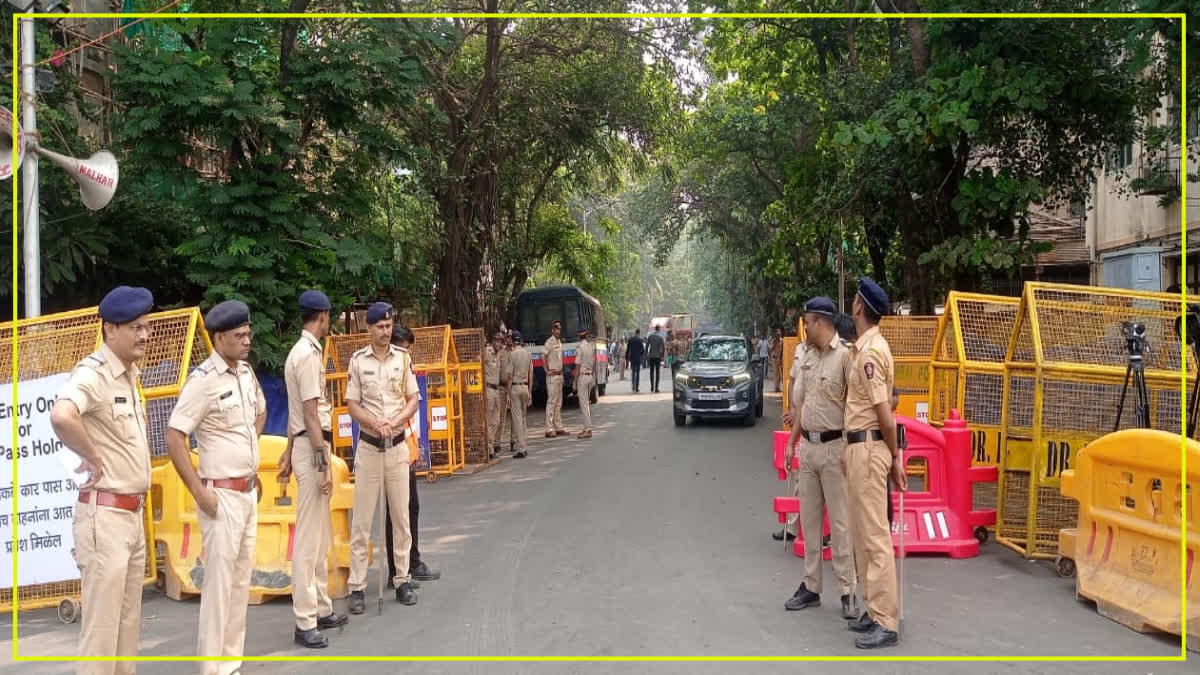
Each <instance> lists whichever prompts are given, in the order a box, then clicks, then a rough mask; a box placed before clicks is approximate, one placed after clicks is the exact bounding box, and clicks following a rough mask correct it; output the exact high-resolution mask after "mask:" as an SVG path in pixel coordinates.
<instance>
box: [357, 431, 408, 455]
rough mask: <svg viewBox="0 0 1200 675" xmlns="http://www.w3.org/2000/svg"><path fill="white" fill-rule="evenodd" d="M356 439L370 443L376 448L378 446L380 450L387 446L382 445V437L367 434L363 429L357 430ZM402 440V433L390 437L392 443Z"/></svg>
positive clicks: (397, 443) (395, 443)
mask: <svg viewBox="0 0 1200 675" xmlns="http://www.w3.org/2000/svg"><path fill="white" fill-rule="evenodd" d="M358 440H360V441H363V442H366V443H370V444H371V445H373V446H375V447H376V448H379V450H380V451H381V452H382V451H384V450H386V449H387V448H385V447H383V439H382V438H378V437H376V436H372V435H371V434H368V433H366V432H363V431H360V432H358ZM403 441H404V434H400V435H398V436H396V437H395V438H393V439H392V445H400V443H401V442H403Z"/></svg>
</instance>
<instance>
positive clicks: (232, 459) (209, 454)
mask: <svg viewBox="0 0 1200 675" xmlns="http://www.w3.org/2000/svg"><path fill="white" fill-rule="evenodd" d="M266 412H267V401H266V398H265V397H264V396H263V394H262V389H260V388H259V385H258V378H256V377H255V376H254V371H253V370H251V368H250V364H248V363H246V362H245V361H238V364H237V370H236V371H235V370H234V369H233V368H230V367H229V364H228V363H226V362H225V359H223V358H221V355H220V354H217V353H216V352H213V354H212V355H211V356H209V357H208V359H206V360H205V361H204V363H202V364H200V366H199V367H198V368H196V369H195V370H193V371H192V372H191V374H189V375H188V378H187V382H185V383H184V385H183V390H182V391H180V392H179V400H178V401H177V402H176V403H175V409H174V410H172V411H171V418H170V420H168V421H167V426H169V427H171V428H172V429H177V430H179V431H181V432H183V434H184V435H189V436H190V435H191V434H192V433H195V434H196V445H197V446H198V449H197V451H198V454H199V455H200V462H199V464H200V466H199V469H198V471H197V473H199V474H200V477H201V478H204V479H211V480H220V479H223V478H246V477H249V476H253V475H255V473H256V472H257V471H258V426H257V421H258V416H259V415H264V414H266Z"/></svg>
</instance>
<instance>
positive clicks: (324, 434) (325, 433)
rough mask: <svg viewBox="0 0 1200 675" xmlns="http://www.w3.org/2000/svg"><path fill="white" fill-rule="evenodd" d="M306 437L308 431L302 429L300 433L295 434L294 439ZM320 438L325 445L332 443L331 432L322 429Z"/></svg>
mask: <svg viewBox="0 0 1200 675" xmlns="http://www.w3.org/2000/svg"><path fill="white" fill-rule="evenodd" d="M307 435H308V429H302V430H301V431H300V433H297V434H295V438H300V437H301V436H307ZM321 438H324V439H325V442H326V443H332V442H333V432H332V431H325V430H324V429H322V430H321Z"/></svg>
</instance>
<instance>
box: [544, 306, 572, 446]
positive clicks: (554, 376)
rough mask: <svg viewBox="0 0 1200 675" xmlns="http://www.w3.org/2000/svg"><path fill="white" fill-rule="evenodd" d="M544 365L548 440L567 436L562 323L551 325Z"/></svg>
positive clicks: (557, 322)
mask: <svg viewBox="0 0 1200 675" xmlns="http://www.w3.org/2000/svg"><path fill="white" fill-rule="evenodd" d="M542 365H543V366H545V368H546V438H554V437H555V436H566V435H567V430H566V429H564V428H563V423H562V399H563V349H562V322H561V321H555V322H554V323H552V324H550V337H549V338H547V339H546V346H545V349H544V350H543V351H542Z"/></svg>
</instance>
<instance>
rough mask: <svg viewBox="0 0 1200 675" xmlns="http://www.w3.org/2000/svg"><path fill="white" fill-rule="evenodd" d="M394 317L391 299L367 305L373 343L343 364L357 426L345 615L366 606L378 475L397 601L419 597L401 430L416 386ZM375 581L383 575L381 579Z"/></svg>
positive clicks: (410, 601) (409, 413) (417, 397)
mask: <svg viewBox="0 0 1200 675" xmlns="http://www.w3.org/2000/svg"><path fill="white" fill-rule="evenodd" d="M392 316H393V312H392V306H391V305H389V304H388V303H386V302H377V303H375V304H373V305H371V307H370V308H368V309H367V326H368V330H369V331H370V333H371V344H369V345H367V346H366V347H363V348H362V349H360V350H358V351H356V352H354V355H353V356H351V357H350V363H349V365H348V366H347V368H346V405H347V407H348V408H349V410H350V417H352V418H354V421H355V422H358V424H359V428H360V429H361V430H360V431H359V433H358V446H357V448H356V449H355V454H354V459H355V461H354V520H353V522H352V523H351V525H350V580H349V587H350V613H351V614H362V613H363V611H364V610H365V609H366V599H365V597H364V592H363V589H365V588H366V586H367V549H368V547H369V546H370V539H371V521H372V519H373V518H374V517H375V511H376V509H377V507H378V506H379V499H380V495H379V492H380V482H381V481H382V483H383V490H384V492H386V499H387V503H388V512H389V515H390V516H391V520H392V541H393V542H394V551H393V554H392V556H393V564H394V565H395V568H396V574H395V576H394V577H392V583H393V585H395V587H396V600H397V601H399V602H400V603H402V604H405V605H415V604H417V594H416V593H415V592H414V591H413V587H412V583H411V582H412V578H411V577H410V576H409V570H408V563H409V560H408V556H409V551H410V549H411V547H412V534H411V532H410V531H409V525H408V498H409V495H408V482H409V464H410V460H411V458H410V456H409V451H408V445H407V444H406V443H405V442H404V440H405V438H404V437H405V427H406V425H407V422H408V419H409V418H410V417H412V416H413V413H415V412H416V411H417V406H418V405H419V403H420V391H418V389H417V376H416V373H414V372H413V368H412V358H411V356H410V355H409V353H408V352H406V351H403V350H401V349H400V348H399V347H395V346H393V345H392V344H391V340H392ZM381 525H382V524H381ZM380 543H382V542H380ZM379 583H381V584H382V583H385V582H384V580H383V579H380V580H379Z"/></svg>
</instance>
